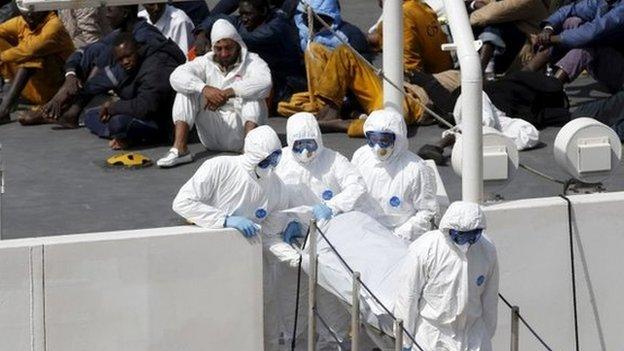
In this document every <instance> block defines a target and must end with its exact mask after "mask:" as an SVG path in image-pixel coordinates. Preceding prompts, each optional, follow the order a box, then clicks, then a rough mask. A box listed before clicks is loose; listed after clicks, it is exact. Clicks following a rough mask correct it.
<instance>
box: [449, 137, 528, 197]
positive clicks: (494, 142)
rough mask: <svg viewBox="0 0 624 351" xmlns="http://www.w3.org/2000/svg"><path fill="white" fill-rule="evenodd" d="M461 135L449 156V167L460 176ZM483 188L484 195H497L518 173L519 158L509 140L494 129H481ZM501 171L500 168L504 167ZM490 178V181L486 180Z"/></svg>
mask: <svg viewBox="0 0 624 351" xmlns="http://www.w3.org/2000/svg"><path fill="white" fill-rule="evenodd" d="M463 140H464V138H463V137H462V134H459V133H458V134H456V140H455V145H453V151H452V154H451V165H452V166H453V171H454V172H455V174H457V175H459V176H460V177H461V176H462V169H463V167H462V166H463ZM483 154H484V155H485V156H484V160H483V168H484V172H483V173H484V180H483V187H484V191H485V192H486V193H498V192H499V191H501V190H502V189H503V188H505V187H506V186H507V184H509V183H510V182H511V181H512V180H513V178H514V177H515V176H516V173H517V172H518V166H519V165H520V157H519V155H518V149H517V148H516V145H515V144H514V142H513V140H512V139H511V138H508V137H506V136H505V135H503V134H502V133H501V132H499V131H498V130H496V129H494V128H490V127H485V126H484V127H483ZM505 166H506V169H502V168H501V167H505ZM488 178H490V179H488Z"/></svg>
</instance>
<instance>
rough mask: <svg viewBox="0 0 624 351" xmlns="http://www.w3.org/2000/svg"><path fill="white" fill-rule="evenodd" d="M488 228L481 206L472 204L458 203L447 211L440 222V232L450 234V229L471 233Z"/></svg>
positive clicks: (453, 204)
mask: <svg viewBox="0 0 624 351" xmlns="http://www.w3.org/2000/svg"><path fill="white" fill-rule="evenodd" d="M486 226H487V224H486V221H485V215H484V214H483V211H482V210H481V206H479V205H478V204H475V203H472V202H465V201H456V202H453V203H452V204H451V206H449V208H448V209H447V210H446V213H445V214H444V216H442V220H440V231H442V232H443V233H448V231H449V229H455V230H458V231H462V232H465V231H470V230H474V229H477V228H480V229H485V228H486Z"/></svg>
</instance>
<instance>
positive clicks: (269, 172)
mask: <svg viewBox="0 0 624 351" xmlns="http://www.w3.org/2000/svg"><path fill="white" fill-rule="evenodd" d="M280 155H281V143H280V141H279V138H278V137H277V134H276V133H275V131H274V130H273V129H271V128H270V127H269V126H262V127H258V128H256V129H254V130H252V131H251V132H249V134H247V137H246V138H245V149H244V153H243V154H242V155H239V156H219V157H215V158H212V159H210V160H208V161H206V162H204V164H203V165H202V166H201V167H200V168H199V169H198V170H197V172H196V173H195V175H193V177H192V178H191V179H189V181H187V182H186V184H184V185H183V186H182V188H181V189H180V191H179V192H178V195H177V196H176V197H175V199H174V200H173V210H174V211H175V212H176V213H178V214H179V215H180V216H182V217H184V218H185V219H186V220H188V221H190V222H192V223H194V224H196V225H198V226H200V227H204V228H234V229H237V230H238V231H240V232H241V233H242V234H243V235H244V236H246V237H252V236H254V235H256V233H257V232H258V231H259V230H260V229H261V231H262V233H263V234H265V235H279V234H280V233H282V231H283V230H284V229H285V227H287V225H286V224H287V223H288V216H286V215H285V214H283V213H281V212H280V211H281V210H283V209H285V208H286V206H287V205H288V195H287V192H286V191H284V189H283V188H284V185H283V183H282V181H281V180H280V179H279V178H278V177H277V176H276V175H275V173H274V172H273V169H274V167H275V166H276V165H277V164H278V163H279V159H280Z"/></svg>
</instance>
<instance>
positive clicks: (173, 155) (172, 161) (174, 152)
mask: <svg viewBox="0 0 624 351" xmlns="http://www.w3.org/2000/svg"><path fill="white" fill-rule="evenodd" d="M190 162H193V155H191V153H190V152H187V153H186V154H184V155H180V152H179V151H178V149H176V148H175V147H172V148H171V149H169V151H168V152H167V154H165V156H164V157H163V158H161V159H159V160H158V161H156V164H157V165H158V167H160V168H169V167H173V166H177V165H181V164H185V163H190Z"/></svg>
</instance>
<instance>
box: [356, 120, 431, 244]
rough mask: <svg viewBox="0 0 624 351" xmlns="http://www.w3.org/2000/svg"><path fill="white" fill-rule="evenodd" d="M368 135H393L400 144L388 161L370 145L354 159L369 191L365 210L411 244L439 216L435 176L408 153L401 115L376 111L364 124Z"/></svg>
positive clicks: (405, 131) (365, 201)
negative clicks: (372, 133)
mask: <svg viewBox="0 0 624 351" xmlns="http://www.w3.org/2000/svg"><path fill="white" fill-rule="evenodd" d="M368 131H378V132H391V133H394V134H395V135H396V140H395V144H394V150H393V152H392V154H391V155H390V156H389V157H388V158H387V159H386V160H383V161H381V160H379V159H377V157H375V154H374V152H373V150H372V149H371V148H370V147H369V146H368V145H364V146H362V147H360V148H359V149H358V150H357V151H356V152H355V154H354V155H353V159H352V161H351V162H352V163H353V164H354V165H355V166H356V167H357V168H358V170H359V171H360V174H361V175H362V177H363V178H364V181H365V182H366V186H367V188H368V194H367V195H365V196H363V201H362V202H361V210H362V212H365V213H367V214H369V215H370V216H372V217H373V218H375V219H377V220H378V221H379V222H380V223H381V224H382V225H384V226H385V227H386V228H388V229H390V230H392V231H394V233H395V235H397V236H399V237H401V238H403V239H404V240H406V241H408V242H411V241H413V240H415V239H416V238H417V237H418V236H420V235H421V234H423V233H425V232H426V231H428V230H430V229H431V222H432V220H433V219H434V217H435V216H436V215H437V213H438V203H437V200H436V181H435V175H434V173H433V171H432V170H431V169H430V168H429V167H428V166H427V165H426V164H425V162H424V161H423V160H422V159H421V158H420V157H418V156H417V155H416V154H414V153H413V152H411V151H409V150H408V140H407V126H406V125H405V121H404V120H403V117H402V116H401V115H400V114H399V113H397V112H394V111H392V110H378V111H374V112H373V113H371V114H370V116H369V117H368V118H367V119H366V122H365V123H364V132H368ZM358 206H359V205H358Z"/></svg>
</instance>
